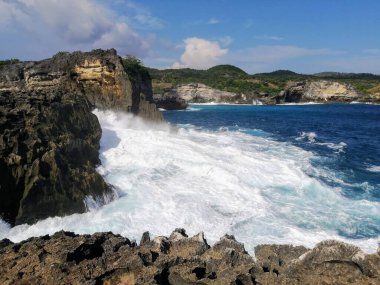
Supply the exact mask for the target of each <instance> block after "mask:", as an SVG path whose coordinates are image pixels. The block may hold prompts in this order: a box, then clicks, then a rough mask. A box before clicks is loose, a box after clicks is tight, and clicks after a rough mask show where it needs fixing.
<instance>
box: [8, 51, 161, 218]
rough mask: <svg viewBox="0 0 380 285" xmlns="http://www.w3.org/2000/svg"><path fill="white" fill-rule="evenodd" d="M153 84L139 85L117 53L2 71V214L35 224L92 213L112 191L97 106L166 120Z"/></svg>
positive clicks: (144, 80)
mask: <svg viewBox="0 0 380 285" xmlns="http://www.w3.org/2000/svg"><path fill="white" fill-rule="evenodd" d="M150 84H151V83H150V78H149V76H148V77H147V76H146V75H145V76H143V75H141V76H138V77H137V79H136V80H134V81H133V82H132V81H131V80H130V79H129V76H128V74H127V73H126V71H125V69H124V66H123V63H122V60H121V58H120V57H118V56H117V54H116V51H115V50H108V51H103V50H95V51H93V52H88V53H82V52H74V53H71V54H69V53H59V54H57V55H56V56H54V57H53V58H51V59H46V60H42V61H38V62H18V63H13V64H7V65H4V66H2V67H0V173H1V179H0V216H1V217H2V218H3V219H4V220H5V221H7V222H8V223H10V224H12V225H14V224H21V223H33V222H35V221H37V220H38V219H43V218H46V217H49V216H56V215H67V214H72V213H77V212H84V211H86V210H87V206H86V203H85V201H86V199H90V198H91V199H95V200H97V201H98V202H100V203H104V202H106V201H108V200H109V199H112V197H113V195H114V194H113V191H112V189H111V187H110V186H109V185H107V184H106V183H105V182H104V180H103V178H102V177H101V176H100V175H99V174H98V173H97V172H96V170H95V168H96V166H97V165H98V164H99V163H100V161H99V158H98V155H99V153H98V150H99V140H100V137H101V128H100V125H99V122H98V120H97V118H96V116H95V115H93V114H92V113H91V111H92V110H93V109H94V108H95V107H96V108H101V109H114V110H122V111H128V112H133V113H135V114H138V115H141V116H143V117H146V118H150V119H152V120H155V121H161V120H163V118H162V115H161V113H160V112H159V111H158V110H157V109H156V108H155V105H154V104H152V103H151V102H150V101H149V100H151V99H152V95H151V92H152V91H151V85H150Z"/></svg>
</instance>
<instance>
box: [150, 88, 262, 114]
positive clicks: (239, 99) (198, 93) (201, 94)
mask: <svg viewBox="0 0 380 285" xmlns="http://www.w3.org/2000/svg"><path fill="white" fill-rule="evenodd" d="M257 98H258V97H257V95H256V94H255V93H250V94H238V93H232V92H227V91H222V90H218V89H214V88H211V87H209V86H207V85H204V84H201V83H191V84H182V85H178V86H176V88H173V89H170V90H167V91H166V92H165V93H164V94H155V95H154V101H155V102H156V104H157V105H159V106H160V107H162V108H165V104H164V103H165V100H166V101H167V103H168V105H169V106H170V104H173V102H174V101H177V103H178V106H179V108H181V107H182V106H183V105H184V104H186V103H211V102H212V103H231V104H254V105H261V102H260V101H259V100H258V99H257ZM181 102H184V103H181ZM174 106H175V105H174ZM165 109H166V108H165ZM169 109H173V108H170V107H169Z"/></svg>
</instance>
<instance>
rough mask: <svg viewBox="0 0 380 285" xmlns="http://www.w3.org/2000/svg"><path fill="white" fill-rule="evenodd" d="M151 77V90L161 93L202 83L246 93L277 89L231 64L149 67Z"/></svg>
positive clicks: (277, 89) (275, 90) (269, 91)
mask: <svg viewBox="0 0 380 285" xmlns="http://www.w3.org/2000/svg"><path fill="white" fill-rule="evenodd" d="M149 73H150V75H151V77H152V79H153V89H154V90H153V91H154V92H155V93H161V92H163V91H164V90H165V89H168V88H173V87H174V86H176V85H178V84H188V83H203V84H206V85H208V86H210V87H212V88H216V89H220V90H224V91H229V92H235V93H247V92H252V91H254V90H259V91H260V92H268V93H273V92H277V91H279V88H278V86H275V85H273V84H270V83H269V82H266V81H263V80H257V79H255V78H253V77H252V76H251V75H249V74H247V73H246V72H245V71H243V70H241V69H240V68H237V67H235V66H232V65H218V66H214V67H212V68H210V69H207V70H196V69H190V68H184V69H166V70H158V69H149Z"/></svg>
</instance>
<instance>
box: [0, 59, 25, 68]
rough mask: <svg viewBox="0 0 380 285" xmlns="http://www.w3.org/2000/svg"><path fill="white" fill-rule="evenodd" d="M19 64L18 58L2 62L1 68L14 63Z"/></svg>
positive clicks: (0, 63)
mask: <svg viewBox="0 0 380 285" xmlns="http://www.w3.org/2000/svg"><path fill="white" fill-rule="evenodd" d="M17 62H20V61H19V60H18V59H16V58H11V59H5V60H0V67H1V66H3V65H6V64H12V63H17Z"/></svg>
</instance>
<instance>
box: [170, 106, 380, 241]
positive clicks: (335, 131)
mask: <svg viewBox="0 0 380 285" xmlns="http://www.w3.org/2000/svg"><path fill="white" fill-rule="evenodd" d="M164 116H165V119H166V120H167V121H169V122H171V123H173V124H176V125H178V126H186V125H191V126H192V127H195V128H199V129H207V130H210V131H220V130H228V131H235V132H243V133H246V134H249V135H252V136H262V137H266V138H270V139H273V140H277V141H281V142H286V143H288V144H292V145H295V146H297V147H300V148H302V149H304V150H307V151H310V152H312V153H313V154H314V155H313V157H312V158H311V159H310V163H311V164H312V165H313V166H314V168H313V170H312V171H310V172H308V173H307V174H308V175H309V176H311V177H314V178H317V179H319V180H320V181H322V182H323V183H324V184H327V185H329V186H331V187H335V188H338V189H339V192H340V194H341V195H343V196H345V197H346V198H348V199H351V200H368V201H373V202H374V201H376V202H379V201H380V106H379V105H369V104H331V105H330V104H329V105H319V104H310V105H274V106H252V105H213V104H211V105H207V104H206V105H202V104H200V105H198V104H194V105H191V106H190V108H189V109H188V110H187V111H166V112H164ZM316 170H317V171H316ZM318 170H321V171H318ZM378 210H379V209H378ZM331 219H334V217H331ZM367 222H368V223H367ZM357 228H359V229H356V230H355V231H354V232H352V231H351V232H345V231H342V230H339V229H338V233H339V234H341V235H342V236H345V237H349V238H363V237H367V238H370V237H377V236H379V235H380V217H377V219H376V222H374V220H373V219H368V221H366V219H363V220H362V221H361V222H360V225H358V226H357Z"/></svg>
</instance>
